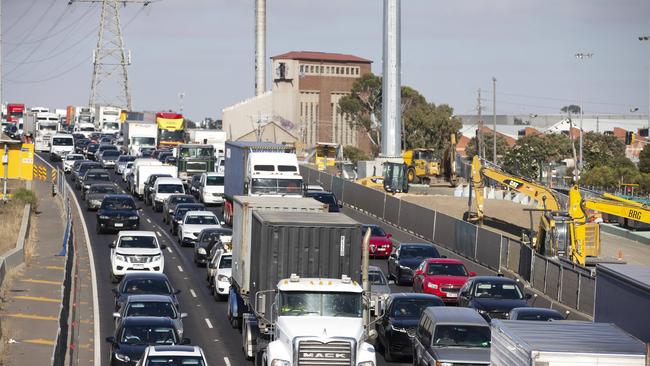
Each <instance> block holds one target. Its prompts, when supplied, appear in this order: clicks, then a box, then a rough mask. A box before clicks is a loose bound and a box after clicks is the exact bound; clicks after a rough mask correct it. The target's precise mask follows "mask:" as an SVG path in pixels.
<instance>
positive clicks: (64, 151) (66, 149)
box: [50, 134, 74, 161]
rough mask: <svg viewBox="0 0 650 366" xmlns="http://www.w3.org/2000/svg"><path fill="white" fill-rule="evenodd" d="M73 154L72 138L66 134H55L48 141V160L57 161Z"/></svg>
mask: <svg viewBox="0 0 650 366" xmlns="http://www.w3.org/2000/svg"><path fill="white" fill-rule="evenodd" d="M73 152H74V137H72V135H66V134H55V135H54V136H52V140H50V160H51V161H59V160H63V158H64V157H65V156H66V155H68V154H72V153H73Z"/></svg>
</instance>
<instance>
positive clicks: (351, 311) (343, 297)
mask: <svg viewBox="0 0 650 366" xmlns="http://www.w3.org/2000/svg"><path fill="white" fill-rule="evenodd" d="M361 308H362V306H361V294H359V293H340V292H302V291H287V292H281V293H280V315H281V316H309V315H316V316H338V317H346V318H360V317H361Z"/></svg>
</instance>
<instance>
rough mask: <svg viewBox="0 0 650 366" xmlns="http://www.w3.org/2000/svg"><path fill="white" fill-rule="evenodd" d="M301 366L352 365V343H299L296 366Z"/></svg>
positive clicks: (312, 341) (314, 341) (310, 341)
mask: <svg viewBox="0 0 650 366" xmlns="http://www.w3.org/2000/svg"><path fill="white" fill-rule="evenodd" d="M303 365H310V366H319V365H348V366H349V365H354V360H353V354H352V343H351V342H350V341H331V342H321V341H316V340H303V341H299V342H298V366H303Z"/></svg>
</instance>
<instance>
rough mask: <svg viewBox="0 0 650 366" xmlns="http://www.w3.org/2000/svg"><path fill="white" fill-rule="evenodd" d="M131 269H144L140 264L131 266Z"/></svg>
mask: <svg viewBox="0 0 650 366" xmlns="http://www.w3.org/2000/svg"><path fill="white" fill-rule="evenodd" d="M133 268H135V269H143V268H144V264H142V263H136V264H134V265H133Z"/></svg>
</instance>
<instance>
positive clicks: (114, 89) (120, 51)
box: [68, 0, 152, 110]
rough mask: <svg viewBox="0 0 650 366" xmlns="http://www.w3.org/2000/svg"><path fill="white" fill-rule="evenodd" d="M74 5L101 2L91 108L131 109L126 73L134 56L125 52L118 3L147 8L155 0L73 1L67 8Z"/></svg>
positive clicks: (71, 0) (90, 101)
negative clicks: (137, 4)
mask: <svg viewBox="0 0 650 366" xmlns="http://www.w3.org/2000/svg"><path fill="white" fill-rule="evenodd" d="M73 2H84V3H101V6H102V12H101V16H100V18H99V33H98V36H97V46H96V47H95V50H94V51H93V77H92V82H91V84H90V100H89V102H88V104H89V106H90V107H94V106H95V105H98V104H99V105H111V106H115V107H122V108H126V109H127V110H131V91H130V90H129V74H128V71H127V66H129V65H130V64H131V55H130V53H128V54H127V52H126V51H125V49H124V37H123V36H122V25H121V23H120V9H119V4H123V5H126V4H127V3H139V4H143V5H144V6H147V5H149V4H150V3H151V2H152V0H70V1H69V2H68V5H70V4H72V3H73Z"/></svg>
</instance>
